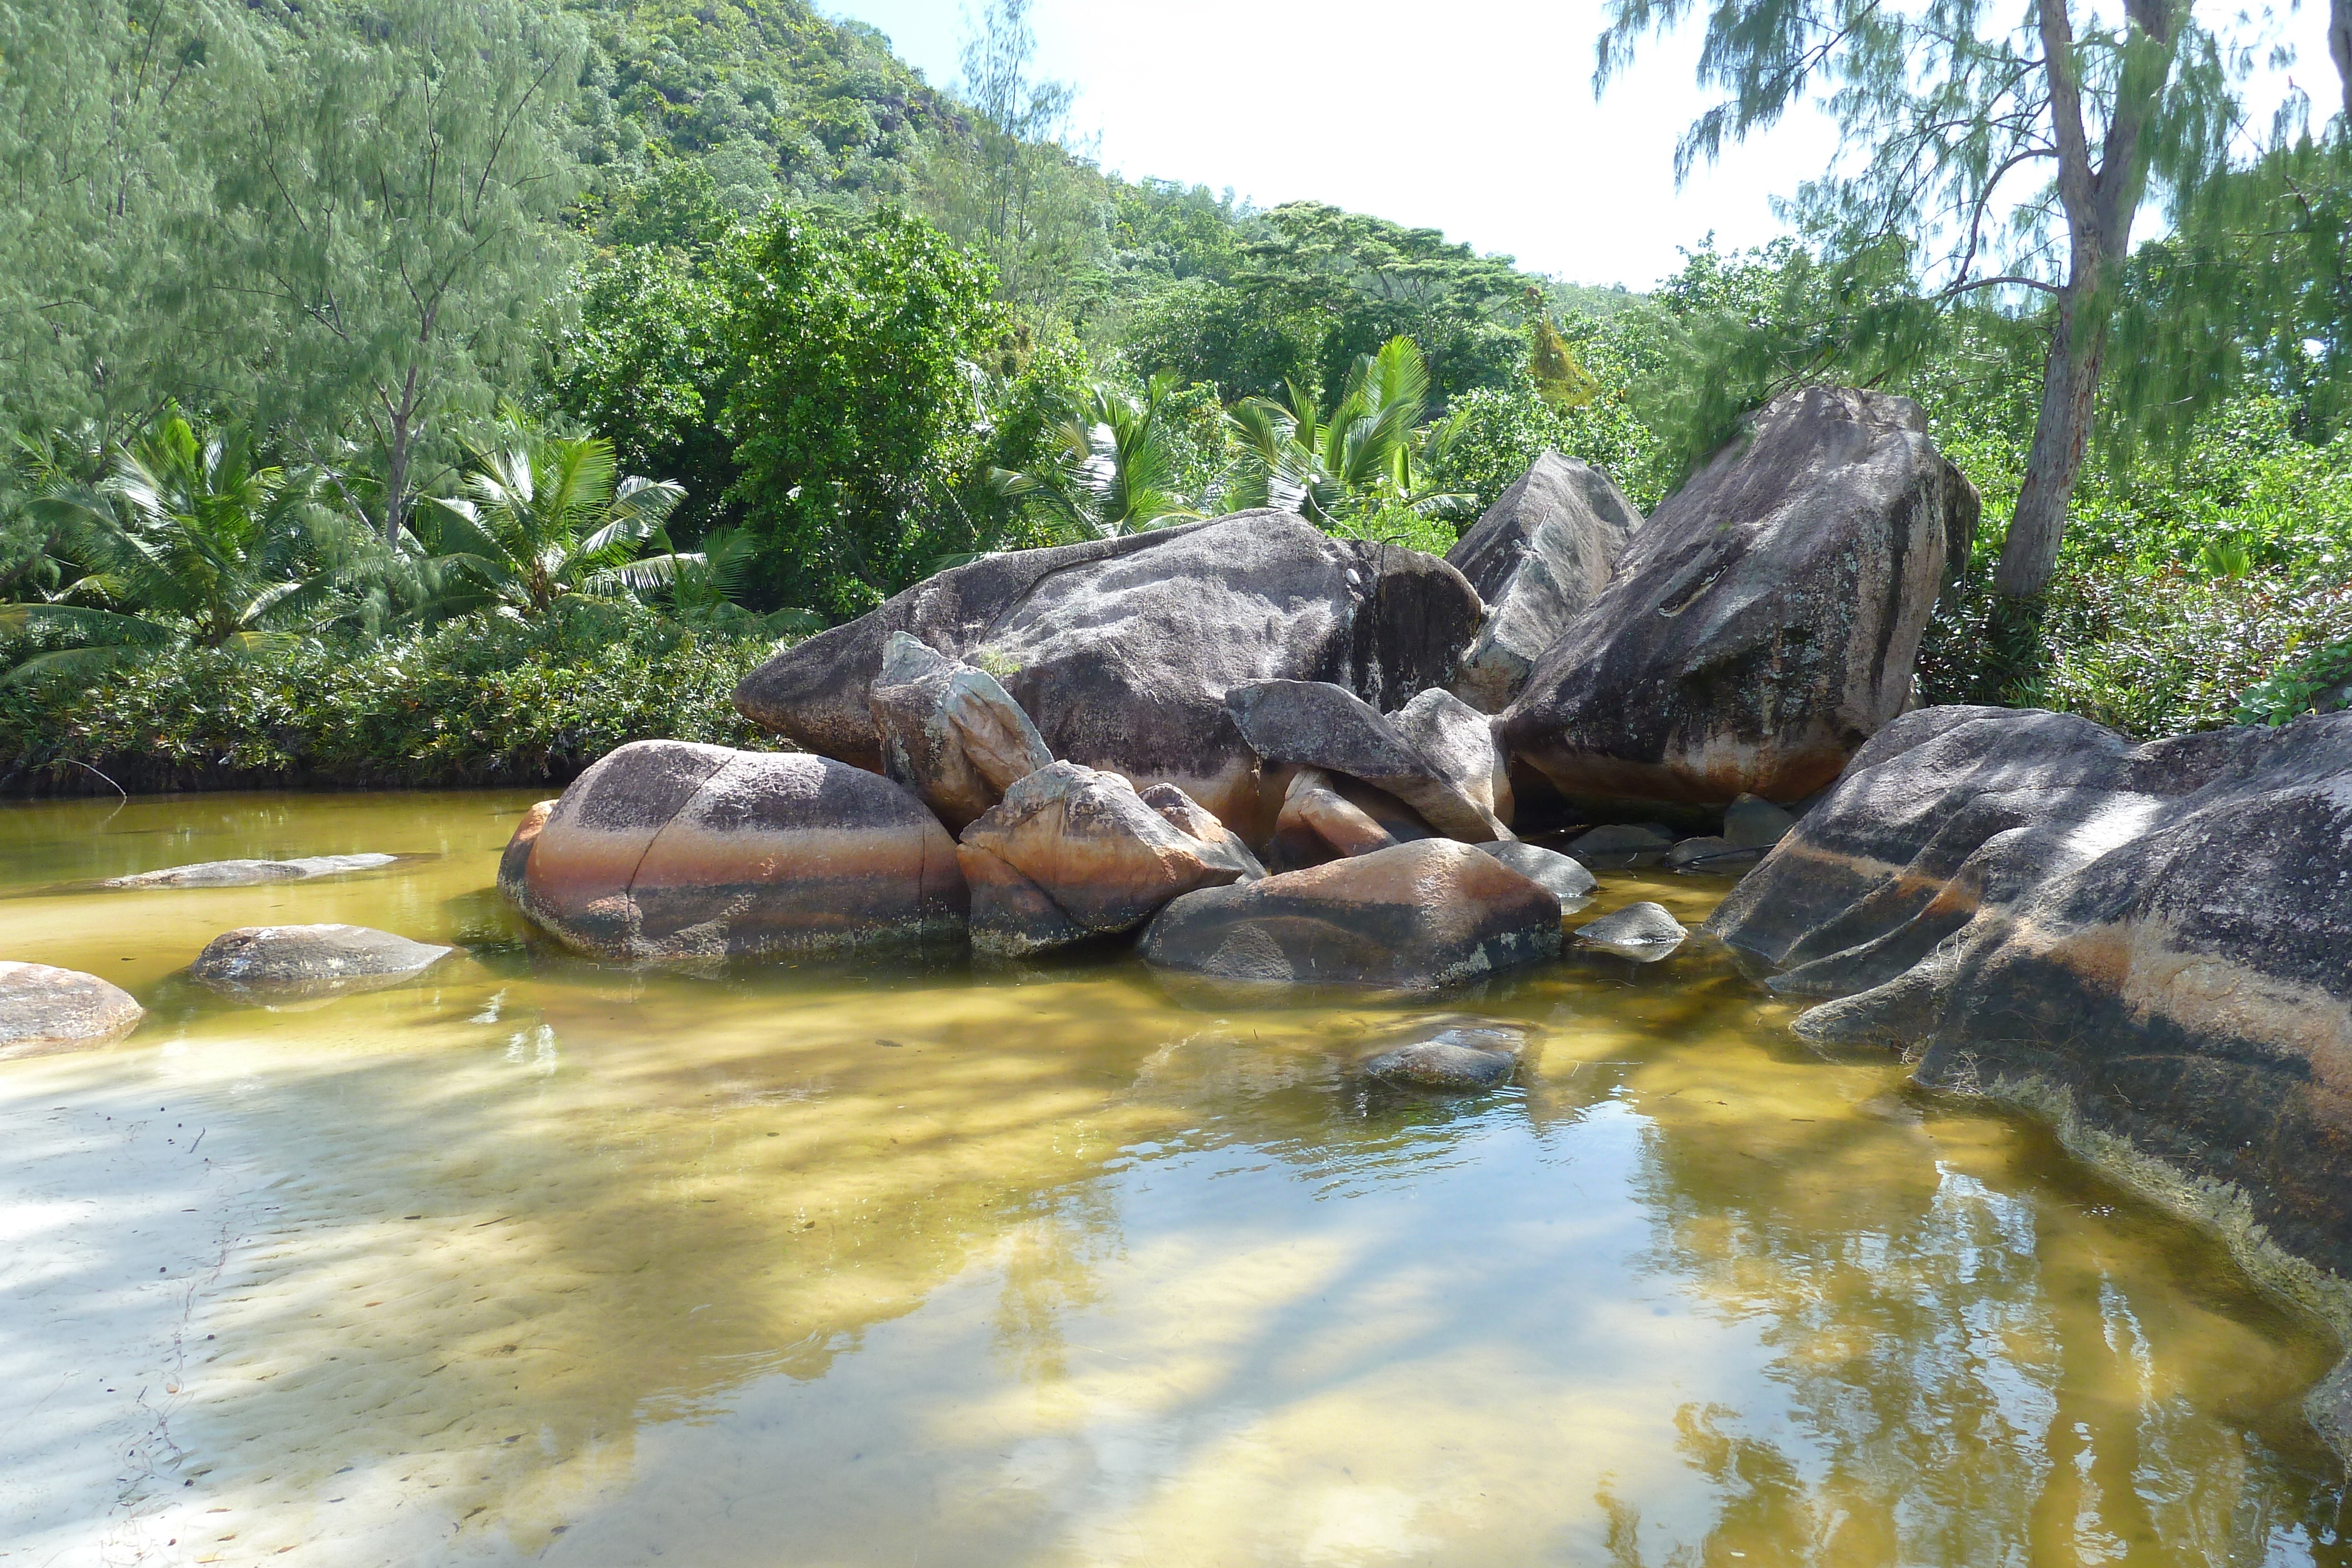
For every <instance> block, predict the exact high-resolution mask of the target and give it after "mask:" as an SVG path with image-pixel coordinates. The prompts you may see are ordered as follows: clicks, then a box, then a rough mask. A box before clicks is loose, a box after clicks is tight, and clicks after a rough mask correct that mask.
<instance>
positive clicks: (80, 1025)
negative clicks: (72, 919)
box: [0, 963, 147, 1061]
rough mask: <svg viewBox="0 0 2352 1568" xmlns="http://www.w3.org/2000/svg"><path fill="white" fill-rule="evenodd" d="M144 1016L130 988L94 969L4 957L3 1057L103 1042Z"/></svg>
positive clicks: (0, 991)
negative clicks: (83, 970)
mask: <svg viewBox="0 0 2352 1568" xmlns="http://www.w3.org/2000/svg"><path fill="white" fill-rule="evenodd" d="M146 1016H147V1015H146V1011H145V1009H142V1008H141V1007H140V1005H139V1004H138V1002H136V1001H135V1000H133V999H132V998H131V993H130V992H128V991H126V990H124V989H122V988H121V987H119V986H113V985H109V984H108V983H107V982H106V981H104V980H101V979H100V978H99V977H97V976H96V975H85V974H83V973H81V972H80V971H79V970H78V969H58V968H53V967H50V966H48V965H47V964H16V963H0V1061H5V1060H7V1059H9V1058H11V1057H18V1056H46V1055H47V1054H49V1053H50V1052H52V1051H79V1050H81V1049H83V1048H85V1047H88V1046H94V1045H105V1044H108V1043H110V1041H113V1040H120V1039H121V1038H122V1037H123V1036H124V1035H126V1034H129V1033H130V1032H131V1030H134V1029H136V1028H138V1027H139V1020H140V1019H142V1018H144V1017H146Z"/></svg>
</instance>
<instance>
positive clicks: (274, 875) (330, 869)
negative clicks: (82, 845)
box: [104, 854, 400, 887]
mask: <svg viewBox="0 0 2352 1568" xmlns="http://www.w3.org/2000/svg"><path fill="white" fill-rule="evenodd" d="M399 858H400V857H399V856H398V855H383V854H357V855H304V856H301V857H300V858H299V859H295V860H283V861H268V860H236V861H203V862H198V863H197V864H194V865H173V866H165V867H163V869H162V870H161V871H142V872H141V873H138V874H137V875H135V876H118V877H115V878H113V879H112V880H110V881H109V882H107V883H104V885H105V886H108V887H257V886H259V885H261V884H262V883H271V882H309V881H310V880H312V879H313V878H316V877H322V876H348V875H350V874H351V873H353V872H360V871H373V870H375V869H376V868H377V867H378V866H387V865H390V864H392V862H394V861H396V860H398V859H399Z"/></svg>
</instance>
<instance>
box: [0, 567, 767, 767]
mask: <svg viewBox="0 0 2352 1568" xmlns="http://www.w3.org/2000/svg"><path fill="white" fill-rule="evenodd" d="M778 645H779V644H778V643H776V642H774V641H773V640H772V639H769V638H767V637H764V636H742V635H735V634H732V633H730V632H728V631H725V630H687V629H683V628H680V627H678V626H677V625H675V624H673V623H671V622H666V621H664V620H662V619H660V618H659V617H657V616H656V615H655V614H653V613H652V612H649V611H646V610H645V609H642V608H640V607H638V606H635V605H633V604H629V603H627V602H625V601H591V600H572V601H562V602H560V603H559V605H558V607H557V608H556V609H555V610H554V611H553V612H551V613H550V614H549V615H548V616H547V618H546V619H545V620H543V621H541V622H528V623H526V622H518V621H515V620H512V619H509V618H507V617H503V616H498V615H491V614H481V615H471V616H467V617H465V618H463V619H460V620H457V621H452V622H445V623H444V624H442V625H441V626H439V627H436V629H435V630H433V631H431V632H425V633H423V634H419V635H412V636H409V637H405V638H401V639H396V640H390V641H386V642H383V643H373V644H363V643H357V642H352V641H344V640H321V639H307V640H304V641H302V642H301V643H299V644H296V645H294V646H292V647H290V648H283V649H276V648H273V649H267V650H263V651H261V652H259V653H254V654H249V655H242V656H240V655H238V654H236V653H225V652H221V651H218V650H214V649H207V648H201V647H194V646H188V647H181V648H176V649H173V650H171V651H169V652H166V653H160V654H158V655H156V656H154V657H153V658H152V659H148V660H145V661H143V662H142V663H139V664H133V665H127V666H124V667H122V668H121V669H118V670H115V671H113V672H112V673H110V674H105V675H103V676H101V677H100V678H97V679H94V680H81V681H68V680H62V679H56V680H47V681H35V682H32V683H28V684H27V685H25V686H22V687H18V688H14V689H8V690H0V778H5V779H7V780H8V781H9V782H10V783H11V784H12V785H14V786H15V787H16V788H25V787H27V786H29V785H30V784H31V783H33V782H34V781H35V779H37V777H38V776H40V775H42V774H44V773H61V772H63V771H65V770H67V768H68V759H70V760H72V761H78V762H81V763H85V764H90V765H95V766H97V767H99V768H102V769H104V770H105V771H106V772H107V773H108V774H109V776H110V777H113V778H115V779H118V780H119V781H121V783H123V784H124V785H125V786H126V787H129V788H142V787H143V788H151V789H152V788H167V787H175V786H179V787H184V786H187V785H191V784H199V785H200V784H205V783H211V782H268V781H278V782H299V781H311V782H328V783H342V784H368V785H433V784H439V785H450V784H479V783H497V782H507V783H517V784H521V783H538V782H542V781H561V780H563V779H569V778H571V777H572V775H574V774H576V773H577V772H579V771H580V769H582V768H584V767H586V766H587V765H588V764H589V763H590V762H593V761H594V760H595V759H596V758H599V757H601V756H603V755H604V753H605V752H607V751H610V750H612V749H613V748H614V747H616V746H621V745H624V744H625V743H627V742H629V741H632V740H643V739H648V738H655V737H670V738H675V739H679V740H699V741H709V742H712V743H716V744H719V745H726V746H740V747H758V746H761V745H762V744H772V743H770V742H764V741H763V740H762V738H761V734H760V732H759V731H758V730H756V729H755V728H754V727H752V726H751V725H750V724H749V723H748V722H747V721H745V720H744V719H743V718H742V717H741V716H740V715H738V714H737V713H736V712H735V709H734V706H733V703H732V700H731V699H732V697H733V694H734V689H735V684H736V683H737V682H738V681H739V680H740V679H741V678H742V677H743V675H744V674H746V673H747V672H748V671H750V670H751V667H752V666H753V665H755V664H758V663H759V662H760V661H761V660H762V659H764V658H766V657H767V656H768V655H769V654H770V653H772V652H773V651H774V650H775V648H776V647H777V646H778Z"/></svg>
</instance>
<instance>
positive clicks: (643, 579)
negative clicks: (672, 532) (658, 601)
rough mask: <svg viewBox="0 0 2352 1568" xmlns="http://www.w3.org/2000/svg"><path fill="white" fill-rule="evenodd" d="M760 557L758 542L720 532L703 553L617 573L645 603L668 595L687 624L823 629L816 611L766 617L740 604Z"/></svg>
mask: <svg viewBox="0 0 2352 1568" xmlns="http://www.w3.org/2000/svg"><path fill="white" fill-rule="evenodd" d="M759 553H760V547H759V544H758V541H756V540H755V539H753V538H752V537H751V534H750V533H748V532H746V531H745V530H744V529H742V528H715V529H713V530H712V531H711V533H710V535H709V538H705V539H704V540H703V541H702V548H701V549H698V550H675V549H674V550H670V551H667V552H666V553H664V554H661V555H647V556H639V557H638V558H637V559H635V560H633V561H629V562H628V563H626V564H625V565H623V566H620V567H616V568H614V575H615V576H617V577H618V578H619V579H620V581H621V585H622V586H623V587H624V588H626V589H627V590H628V591H630V592H632V593H634V594H636V595H637V596H639V597H640V598H643V597H645V596H647V595H650V594H656V593H667V595H668V596H669V606H670V613H671V614H672V615H674V616H676V617H677V619H678V620H679V621H681V622H685V623H686V624H688V625H716V626H720V627H725V626H726V625H728V624H729V622H730V621H731V622H734V623H735V624H738V625H740V624H741V623H742V622H746V621H749V622H751V623H752V624H754V625H757V626H759V627H760V628H761V629H762V630H763V631H768V632H822V631H823V630H824V616H822V615H819V614H818V613H817V612H815V611H814V610H793V609H787V610H777V611H772V612H769V613H768V614H766V615H761V614H758V613H756V612H753V611H751V610H747V609H745V608H744V607H743V606H742V605H741V604H740V603H739V602H738V601H737V598H736V596H737V595H738V594H739V593H740V592H741V591H742V588H743V580H744V577H745V575H746V573H748V572H749V571H750V570H751V561H752V559H753V558H754V557H756V556H757V555H758V554H759Z"/></svg>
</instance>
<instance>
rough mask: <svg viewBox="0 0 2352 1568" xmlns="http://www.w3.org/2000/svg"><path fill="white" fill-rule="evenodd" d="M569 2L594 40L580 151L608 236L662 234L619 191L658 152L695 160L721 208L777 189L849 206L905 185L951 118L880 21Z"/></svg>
mask: <svg viewBox="0 0 2352 1568" xmlns="http://www.w3.org/2000/svg"><path fill="white" fill-rule="evenodd" d="M573 9H574V10H575V13H576V14H577V15H578V16H580V18H581V20H582V21H583V23H584V24H585V25H586V26H587V27H588V30H589V32H590V35H591V37H592V38H593V43H594V50H593V54H592V55H591V57H590V58H589V60H588V62H587V70H586V76H587V78H588V82H589V85H590V87H591V88H592V89H593V91H592V93H591V94H590V96H589V99H588V101H587V103H586V105H585V113H584V119H585V120H586V121H587V123H586V127H585V129H586V132H587V141H588V145H587V147H586V149H585V152H586V157H587V160H588V162H590V164H592V165H593V166H594V167H595V168H596V169H597V170H598V171H599V172H600V173H601V174H602V175H603V178H604V189H605V190H606V192H607V204H606V205H604V207H603V208H602V209H601V211H599V212H598V213H597V214H595V215H596V216H598V217H600V218H604V220H605V221H606V222H608V223H609V222H614V221H618V222H619V223H620V225H621V226H620V227H619V228H617V229H614V230H610V231H608V232H607V234H606V235H605V237H606V238H607V239H608V241H610V242H611V243H615V244H639V243H647V242H648V241H654V242H656V243H666V244H667V243H675V242H673V241H670V240H668V239H667V238H666V237H665V238H657V236H656V235H653V234H650V233H647V232H646V231H645V230H643V229H636V230H634V231H633V230H631V229H630V228H629V227H628V226H627V225H628V223H629V221H630V220H629V219H628V217H627V216H626V215H625V213H626V208H627V207H628V205H629V204H630V203H629V199H628V198H627V197H625V196H624V195H623V193H624V192H626V191H628V190H629V189H630V188H631V187H632V186H634V185H635V184H636V183H638V182H641V181H643V180H644V179H645V178H646V175H647V174H648V173H649V172H655V171H658V170H661V169H663V168H664V167H665V166H666V165H665V162H664V160H665V156H666V155H667V159H669V160H671V161H673V162H674V163H676V164H685V165H690V166H692V167H695V168H697V169H699V170H700V171H701V172H703V174H704V175H705V176H707V178H708V189H709V193H710V195H711V197H712V198H714V199H715V202H716V204H718V205H719V206H720V207H723V208H724V209H725V210H726V211H727V212H728V213H729V214H730V215H731V216H734V217H740V218H753V217H756V216H758V215H759V214H761V212H762V211H764V210H765V208H766V207H767V206H768V205H769V204H771V203H772V202H774V201H779V200H783V201H797V202H804V203H805V202H820V203H825V204H843V205H850V206H856V205H859V204H866V203H869V202H875V201H891V200H904V199H906V198H907V197H908V196H909V195H910V194H911V193H913V191H914V189H915V187H916V184H917V178H916V173H915V170H916V168H917V165H918V163H919V161H920V159H921V156H922V152H923V144H924V142H925V141H926V139H927V138H929V137H930V136H933V135H936V134H939V133H941V132H942V131H947V130H948V129H950V126H951V124H952V121H953V119H954V112H953V110H952V108H951V106H950V105H949V104H948V103H947V102H946V101H945V100H944V99H942V98H941V96H940V94H939V93H938V92H937V91H935V90H934V89H931V88H929V87H927V86H926V85H924V83H923V80H922V78H920V77H919V76H918V75H917V74H916V73H915V72H914V71H912V70H910V69H908V67H907V66H906V65H905V63H904V62H902V61H900V60H899V59H898V57H896V56H894V55H893V54H891V52H890V48H889V43H888V40H887V39H886V38H884V37H882V35H881V34H879V33H877V32H876V31H875V30H874V29H873V28H871V27H869V26H864V25H863V24H860V23H856V22H835V21H832V20H830V19H828V18H826V17H825V16H822V15H820V14H819V13H818V12H817V11H816V9H815V8H814V7H813V6H810V5H804V4H803V3H802V0H584V3H582V4H578V5H575V6H574V7H573ZM696 200H697V201H699V198H696ZM607 214H610V215H609V216H607Z"/></svg>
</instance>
